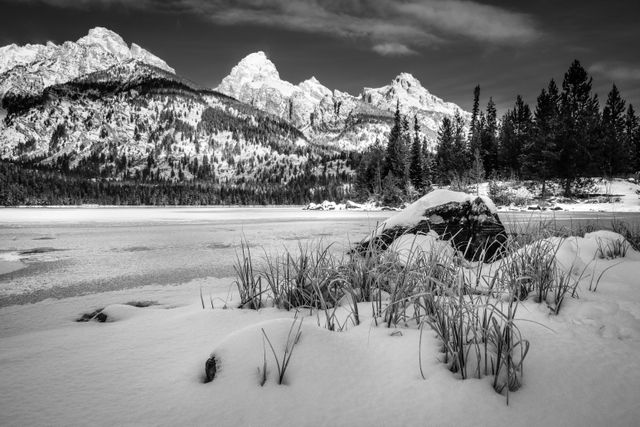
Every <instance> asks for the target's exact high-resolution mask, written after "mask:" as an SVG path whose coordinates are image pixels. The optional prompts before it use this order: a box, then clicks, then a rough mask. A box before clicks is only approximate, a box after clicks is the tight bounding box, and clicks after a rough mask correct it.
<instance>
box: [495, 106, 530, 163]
mask: <svg viewBox="0 0 640 427" xmlns="http://www.w3.org/2000/svg"><path fill="white" fill-rule="evenodd" d="M532 127H533V124H532V117H531V109H530V108H529V106H528V105H527V104H525V103H524V100H523V99H522V97H521V96H520V95H518V96H517V98H516V105H515V107H514V109H513V110H510V111H508V112H507V113H506V114H505V117H504V118H503V121H502V127H501V129H500V142H499V150H500V152H499V161H500V163H501V164H502V167H503V169H504V170H505V172H510V173H513V174H515V175H517V176H519V175H520V172H521V163H520V160H521V156H522V151H523V147H525V146H526V145H527V144H528V143H529V139H530V138H531V130H532Z"/></svg>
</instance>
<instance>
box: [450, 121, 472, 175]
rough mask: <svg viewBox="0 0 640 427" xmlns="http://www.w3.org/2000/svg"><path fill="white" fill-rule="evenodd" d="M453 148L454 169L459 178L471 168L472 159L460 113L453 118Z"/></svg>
mask: <svg viewBox="0 0 640 427" xmlns="http://www.w3.org/2000/svg"><path fill="white" fill-rule="evenodd" d="M452 124H453V147H452V152H451V157H452V159H451V160H452V162H453V163H452V166H453V167H452V169H450V171H453V172H455V173H456V174H458V176H461V175H462V174H464V173H465V172H466V171H467V169H469V167H470V166H471V161H472V158H471V156H470V154H469V152H468V151H467V144H466V138H465V135H464V119H463V118H462V116H461V115H460V112H459V111H456V113H455V115H454V117H453V123H452Z"/></svg>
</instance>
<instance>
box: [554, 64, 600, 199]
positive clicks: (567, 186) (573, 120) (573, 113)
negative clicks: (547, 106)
mask: <svg viewBox="0 0 640 427" xmlns="http://www.w3.org/2000/svg"><path fill="white" fill-rule="evenodd" d="M591 85H592V79H591V78H590V77H589V75H588V74H587V72H586V71H585V69H584V68H583V67H582V65H580V62H579V61H578V60H575V61H573V63H572V64H571V66H570V67H569V70H567V72H566V73H565V75H564V80H563V81H562V94H561V95H560V133H559V136H558V148H559V156H560V157H559V169H558V172H559V173H558V174H559V177H560V178H562V179H563V180H564V192H565V195H567V196H569V195H571V185H572V183H573V181H574V180H575V179H576V178H577V177H578V176H579V175H580V174H589V173H593V168H594V165H596V164H597V163H598V162H599V161H600V160H601V159H599V158H598V157H599V153H598V151H599V149H598V147H597V145H598V144H597V136H598V126H599V119H600V117H599V111H598V98H597V97H596V96H594V95H592V94H591ZM591 150H593V152H594V153H595V155H594V154H591V155H590V154H589V152H590V151H591Z"/></svg>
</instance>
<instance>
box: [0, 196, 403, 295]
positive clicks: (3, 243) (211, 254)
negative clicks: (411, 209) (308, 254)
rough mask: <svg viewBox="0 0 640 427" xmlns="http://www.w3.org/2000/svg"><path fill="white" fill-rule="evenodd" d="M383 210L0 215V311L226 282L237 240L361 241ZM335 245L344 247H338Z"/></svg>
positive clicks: (255, 243) (268, 244)
mask: <svg viewBox="0 0 640 427" xmlns="http://www.w3.org/2000/svg"><path fill="white" fill-rule="evenodd" d="M390 214H391V213H390V212H352V211H336V212H314V211H303V210H301V209H300V208H299V207H296V208H37V209H2V210H0V306H5V305H9V304H16V303H26V302H35V301H40V300H43V299H46V298H51V297H53V298H60V297H68V296H74V295H81V294H86V293H94V292H101V291H109V290H116V289H124V288H132V287H138V286H145V285H151V284H179V283H184V282H187V281H190V280H193V279H197V278H205V277H218V278H221V277H229V276H232V275H233V262H234V260H235V253H236V249H238V248H239V246H240V242H241V240H242V239H243V238H245V239H246V240H247V241H248V243H249V244H250V245H251V246H252V248H253V250H254V254H255V255H256V256H257V257H259V256H261V255H262V248H264V249H265V250H266V251H272V250H275V249H277V248H279V247H280V248H281V247H282V246H283V245H284V246H287V247H290V248H292V247H295V246H297V245H298V243H299V242H301V243H306V242H310V241H319V240H320V239H324V240H325V241H327V242H336V249H337V250H338V249H343V248H344V247H345V245H347V244H348V243H349V242H350V241H351V242H353V241H356V240H359V239H361V238H363V237H364V236H365V235H366V234H367V233H368V232H369V231H370V230H371V229H372V228H374V227H375V225H376V223H377V222H380V221H383V220H384V219H386V218H387V217H388V216H389V215H390ZM340 246H342V248H340Z"/></svg>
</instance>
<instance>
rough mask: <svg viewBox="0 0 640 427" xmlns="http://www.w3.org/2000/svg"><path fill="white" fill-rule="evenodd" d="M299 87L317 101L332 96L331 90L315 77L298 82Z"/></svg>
mask: <svg viewBox="0 0 640 427" xmlns="http://www.w3.org/2000/svg"><path fill="white" fill-rule="evenodd" d="M298 89H300V90H301V91H302V92H303V93H305V94H307V95H308V96H309V97H310V98H312V99H315V100H317V101H320V100H321V99H322V98H324V97H325V96H331V90H329V88H328V87H326V86H324V85H323V84H322V83H320V82H319V81H318V79H316V78H315V77H311V78H310V79H307V80H305V81H303V82H300V83H298Z"/></svg>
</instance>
